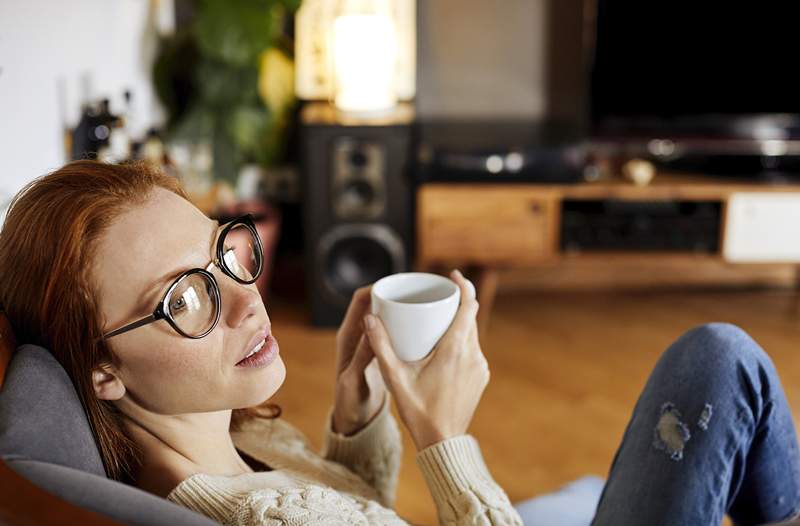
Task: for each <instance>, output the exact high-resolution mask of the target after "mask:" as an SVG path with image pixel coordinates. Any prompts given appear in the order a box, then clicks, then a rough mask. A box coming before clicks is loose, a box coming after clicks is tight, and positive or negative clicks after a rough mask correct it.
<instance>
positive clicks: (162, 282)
mask: <svg viewBox="0 0 800 526" xmlns="http://www.w3.org/2000/svg"><path fill="white" fill-rule="evenodd" d="M213 221H214V223H216V224H217V226H216V228H214V233H213V234H212V237H211V243H210V245H209V246H210V248H211V252H214V241H216V239H217V234H218V233H219V230H220V228H221V227H222V225H220V223H219V220H217V219H214V220H213ZM208 253H210V252H208ZM208 253H207V254H208ZM189 268H194V267H190V266H187V265H181V267H180V268H178V269H175V270H173V271H171V272H168V273H166V274H165V275H163V276H161V278H159V279H158V280H156V281H155V282H154V283H153V284H151V285H150V286H149V287H148V288H147V290H146V291H145V292H144V294H142V296H141V298H142V305H141V308H140V309H139V310H141V311H146V310H148V309H150V308H151V307H150V305H151V304H152V302H153V301H154V300H153V299H152V297H153V295H155V294H156V293H157V292H160V291H161V289H163V288H164V287H165V286H166V285H168V284H169V283H170V282H171V281H173V280H174V279H175V278H177V277H178V276H179V275H181V273H183V272H185V271H186V270H189Z"/></svg>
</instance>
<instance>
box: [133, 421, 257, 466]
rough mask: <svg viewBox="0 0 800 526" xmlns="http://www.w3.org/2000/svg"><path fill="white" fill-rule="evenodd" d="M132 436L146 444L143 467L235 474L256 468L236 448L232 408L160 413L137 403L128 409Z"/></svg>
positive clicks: (143, 451) (143, 444) (139, 443)
mask: <svg viewBox="0 0 800 526" xmlns="http://www.w3.org/2000/svg"><path fill="white" fill-rule="evenodd" d="M123 414H124V415H125V418H124V422H125V427H126V430H127V431H128V434H129V436H130V437H131V438H132V439H133V440H134V441H135V442H136V443H137V445H139V446H140V447H141V448H142V453H143V459H142V460H143V467H144V466H147V465H154V466H163V467H166V468H167V469H169V468H175V469H180V470H181V471H182V472H184V473H185V474H186V475H187V476H188V475H189V474H193V473H207V474H210V475H224V476H233V475H239V474H241V473H251V472H252V471H253V469H252V468H251V467H250V466H249V465H247V463H246V462H245V461H244V460H242V457H241V456H240V455H239V453H238V452H237V451H236V446H235V445H234V443H233V439H232V438H231V434H230V431H229V427H230V422H231V410H230V409H226V410H223V411H214V412H209V413H190V414H184V415H159V414H155V413H151V412H149V411H146V410H144V409H142V408H141V407H137V408H136V410H134V411H125V410H123Z"/></svg>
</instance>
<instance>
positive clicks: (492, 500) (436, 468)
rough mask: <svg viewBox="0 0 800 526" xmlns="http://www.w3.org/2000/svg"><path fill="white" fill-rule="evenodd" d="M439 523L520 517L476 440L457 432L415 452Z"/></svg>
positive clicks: (517, 521)
mask: <svg viewBox="0 0 800 526" xmlns="http://www.w3.org/2000/svg"><path fill="white" fill-rule="evenodd" d="M416 460H417V465H419V467H420V470H421V471H422V475H423V477H424V478H425V482H426V483H427V485H428V488H429V489H430V492H431V495H432V496H433V501H434V503H435V504H436V511H437V514H438V516H439V524H440V525H448V526H456V525H465V524H492V525H513V526H522V524H523V523H522V518H521V517H520V516H519V513H517V510H516V509H515V508H514V507H513V506H512V504H511V502H510V501H509V500H508V496H507V495H506V493H505V491H503V489H502V488H501V487H500V486H498V485H497V483H496V482H495V481H494V479H493V478H492V476H491V474H490V473H489V469H488V468H487V467H486V464H485V463H484V461H483V456H482V455H481V450H480V446H479V445H478V441H477V440H476V439H475V438H474V437H473V436H471V435H460V436H457V437H452V438H448V439H446V440H443V441H441V442H437V443H436V444H433V445H431V446H428V447H427V448H425V449H423V450H422V451H419V452H418V453H417V457H416Z"/></svg>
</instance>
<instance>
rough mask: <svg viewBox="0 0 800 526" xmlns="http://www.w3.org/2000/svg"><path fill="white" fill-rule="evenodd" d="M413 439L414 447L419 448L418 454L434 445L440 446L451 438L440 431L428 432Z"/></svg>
mask: <svg viewBox="0 0 800 526" xmlns="http://www.w3.org/2000/svg"><path fill="white" fill-rule="evenodd" d="M412 438H413V440H414V445H415V446H416V448H417V452H420V451H422V450H423V449H426V448H429V447H431V446H432V445H434V444H438V443H439V442H442V441H444V440H447V439H448V438H450V437H449V436H448V435H446V434H444V433H441V432H439V431H427V432H423V433H418V434H417V435H416V436H413V437H412Z"/></svg>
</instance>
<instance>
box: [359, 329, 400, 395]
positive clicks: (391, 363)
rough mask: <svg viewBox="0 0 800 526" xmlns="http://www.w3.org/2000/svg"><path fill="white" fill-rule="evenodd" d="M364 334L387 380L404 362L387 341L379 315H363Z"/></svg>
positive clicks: (387, 335)
mask: <svg viewBox="0 0 800 526" xmlns="http://www.w3.org/2000/svg"><path fill="white" fill-rule="evenodd" d="M364 334H365V335H366V336H367V340H369V345H370V347H371V348H372V351H373V353H374V354H375V357H376V358H377V359H378V365H380V368H381V372H382V373H383V376H384V378H385V379H386V380H387V381H389V380H390V379H392V378H394V377H395V376H396V375H397V374H398V373H399V372H400V371H402V370H403V369H404V368H405V363H403V361H402V360H400V358H398V356H397V354H395V352H394V349H393V348H392V344H391V342H390V341H389V334H388V333H387V332H386V328H385V327H384V326H383V323H382V322H381V319H380V318H379V317H377V316H375V315H374V314H367V315H366V316H364Z"/></svg>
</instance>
